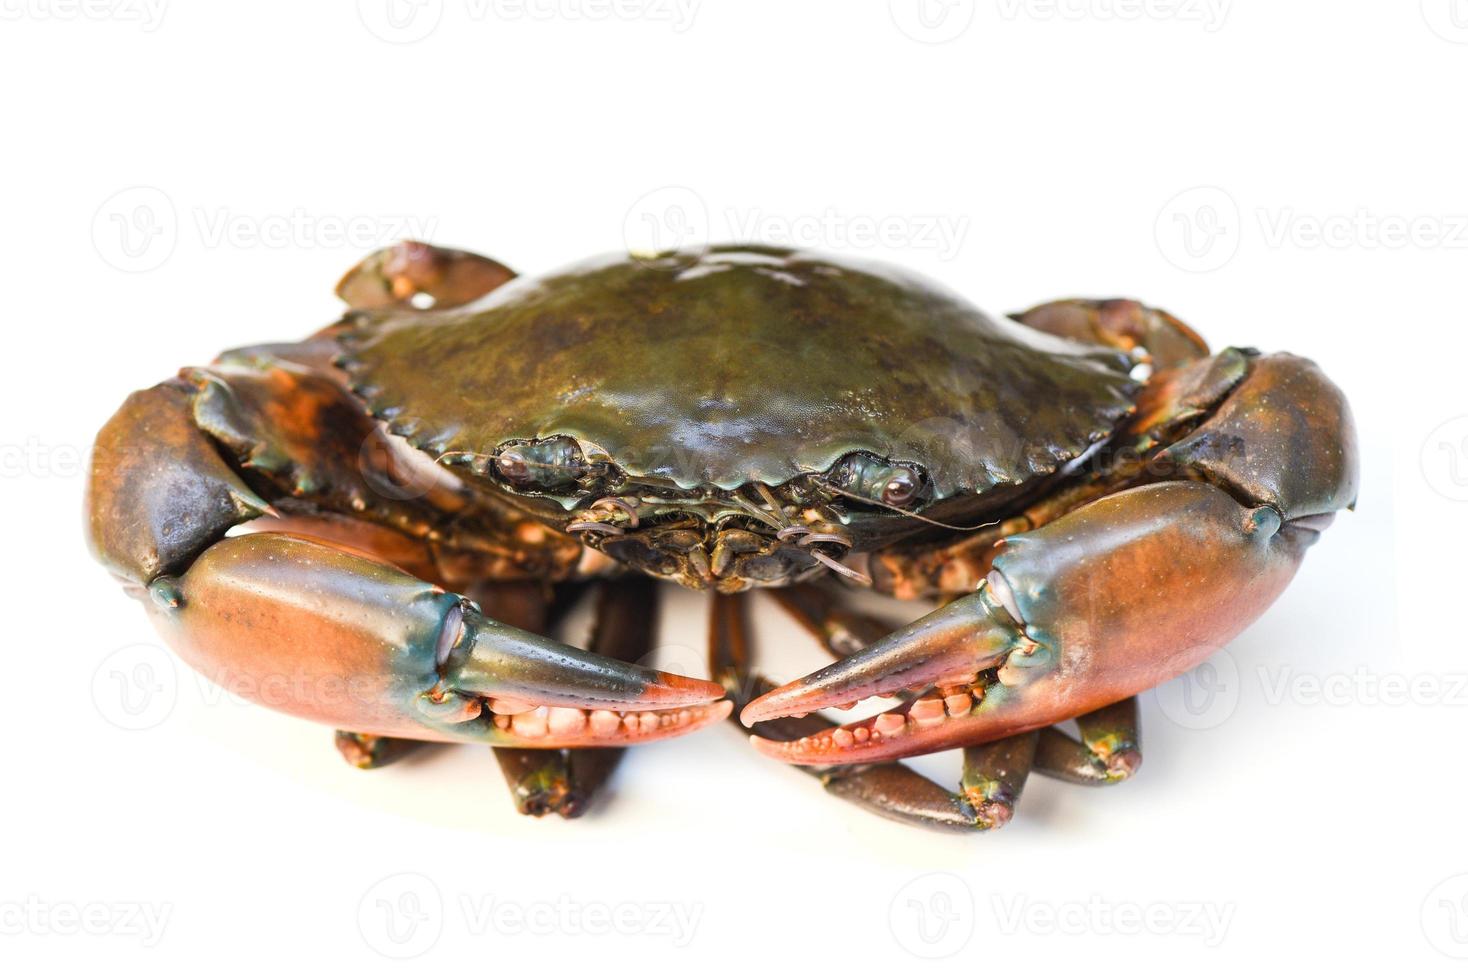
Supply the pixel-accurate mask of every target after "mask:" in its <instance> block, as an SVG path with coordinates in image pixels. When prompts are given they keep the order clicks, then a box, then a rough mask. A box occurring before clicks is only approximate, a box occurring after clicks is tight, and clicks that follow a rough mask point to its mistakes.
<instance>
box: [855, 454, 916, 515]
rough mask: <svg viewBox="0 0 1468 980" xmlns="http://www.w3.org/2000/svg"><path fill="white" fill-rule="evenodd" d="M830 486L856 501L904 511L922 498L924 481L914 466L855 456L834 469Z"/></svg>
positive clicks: (863, 455)
mask: <svg viewBox="0 0 1468 980" xmlns="http://www.w3.org/2000/svg"><path fill="white" fill-rule="evenodd" d="M832 483H834V484H835V485H836V486H837V487H839V488H840V489H841V490H843V491H845V492H846V493H847V494H849V495H850V496H851V497H853V498H855V499H857V500H868V501H870V502H872V503H874V504H885V505H887V506H888V507H901V508H906V507H910V506H912V505H913V504H915V503H916V502H917V501H918V500H919V499H920V498H921V497H922V494H923V487H924V484H925V483H926V480H925V479H924V477H923V473H922V471H921V470H919V469H918V468H917V467H915V466H905V465H903V464H900V463H887V462H884V461H882V460H879V459H876V458H874V457H871V456H867V455H865V454H862V453H856V454H854V455H852V456H848V457H846V459H844V460H842V461H841V462H840V463H839V464H838V465H837V467H836V469H835V470H834V472H833V473H832Z"/></svg>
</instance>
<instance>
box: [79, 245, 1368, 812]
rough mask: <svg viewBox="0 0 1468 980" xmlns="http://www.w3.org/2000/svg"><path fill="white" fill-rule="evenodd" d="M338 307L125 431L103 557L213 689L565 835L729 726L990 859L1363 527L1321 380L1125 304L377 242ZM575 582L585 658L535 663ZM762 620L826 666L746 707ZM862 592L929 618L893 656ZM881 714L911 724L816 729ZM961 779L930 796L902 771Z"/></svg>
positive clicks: (846, 271) (174, 384) (1338, 416)
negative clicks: (1336, 541) (695, 615)
mask: <svg viewBox="0 0 1468 980" xmlns="http://www.w3.org/2000/svg"><path fill="white" fill-rule="evenodd" d="M338 293H339V294H340V295H341V296H342V298H343V299H344V300H345V301H346V302H347V304H348V306H349V308H350V311H349V312H348V313H347V314H346V316H345V317H344V318H343V319H342V320H341V321H340V322H339V323H337V324H334V325H333V326H331V327H328V328H327V329H325V330H323V331H321V332H320V333H318V334H316V335H315V336H313V337H311V338H309V339H307V340H305V341H302V342H299V343H290V344H278V345H267V346H261V347H253V348H246V349H242V350H238V351H233V352H230V353H228V354H225V355H223V356H221V358H220V359H219V360H218V361H216V362H215V363H214V364H213V365H211V366H209V367H207V368H192V369H187V370H185V371H183V372H182V373H181V374H180V375H179V376H178V377H177V378H175V379H172V380H170V381H167V382H164V383H163V384H161V385H158V386H157V387H154V388H151V389H148V390H146V391H141V392H138V393H136V394H134V395H133V396H132V397H131V398H129V399H128V401H127V402H126V403H125V404H124V405H123V407H122V408H121V409H120V410H119V411H118V413H117V414H116V415H115V416H114V417H113V419H112V420H111V421H110V422H109V423H108V424H107V426H106V427H104V429H103V430H102V432H101V434H100V435H99V436H98V440H97V445H96V448H95V450H94V453H93V457H92V472H91V479H90V484H89V494H88V497H89V499H88V508H89V520H90V535H91V543H92V546H93V549H94V551H95V552H96V554H97V555H98V557H99V558H100V560H101V561H102V562H103V563H104V564H105V565H106V566H107V567H108V568H109V569H110V570H111V571H112V572H113V573H114V574H115V575H116V576H118V577H119V578H120V579H121V580H122V581H123V582H124V584H125V587H127V588H128V589H129V590H130V591H132V592H134V593H135V594H136V595H138V596H139V597H140V598H142V599H143V600H144V602H145V604H146V606H147V608H148V609H149V610H150V612H151V614H152V616H153V618H154V620H155V621H156V623H157V625H158V628H159V629H160V631H161V632H162V634H163V635H164V636H165V638H166V639H167V640H168V641H169V642H170V644H171V645H173V646H174V648H175V649H177V650H178V651H179V653H180V654H181V655H182V656H183V657H184V658H185V659H186V660H188V661H189V662H190V663H191V664H192V665H193V666H194V667H195V668H196V669H198V670H200V671H201V672H203V673H204V674H206V675H207V676H209V677H210V678H212V679H213V680H215V681H216V682H218V683H220V684H221V685H222V686H224V687H226V688H228V689H230V690H233V691H237V692H239V693H242V694H245V695H246V696H249V697H252V698H254V699H255V700H257V701H260V702H262V703H264V704H266V705H268V706H270V707H274V708H277V709H279V710H283V711H287V712H290V713H292V714H295V715H298V716H301V717H305V718H308V719H312V720H315V721H320V722H323V723H326V724H329V725H331V726H333V727H334V728H336V729H337V736H336V738H337V745H338V747H339V748H340V750H341V751H342V753H343V755H345V756H346V758H347V759H348V760H349V761H350V762H352V763H353V764H355V765H358V766H360V767H362V768H372V767H375V766H378V765H382V764H384V763H386V762H388V761H391V760H392V759H395V758H398V757H400V756H402V755H403V754H405V753H406V752H408V751H410V750H413V749H415V748H417V747H419V746H421V745H423V744H426V743H431V742H481V743H485V744H489V745H491V746H492V747H494V750H495V753H496V755H497V757H498V760H499V763H500V766H501V768H502V769H503V770H504V773H505V775H506V778H507V779H508V781H509V784H510V787H511V789H512V791H513V793H514V795H515V799H516V803H517V805H518V806H519V807H520V809H521V810H522V811H524V812H527V813H534V814H542V813H548V812H557V813H560V814H562V815H564V816H575V815H577V814H579V813H581V812H583V810H584V809H585V808H586V806H587V804H588V802H589V800H590V799H591V797H592V794H593V793H594V792H595V791H596V789H597V787H598V786H600V785H601V784H602V783H603V782H605V780H606V779H607V778H608V776H609V775H610V773H611V772H612V770H613V769H614V768H615V765H616V761H617V759H618V757H619V755H620V752H621V750H622V749H623V748H625V747H626V746H629V745H633V744H637V743H640V742H645V741H650V740H654V739H661V738H667V737H671V736H676V735H682V734H686V733H690V732H693V731H695V730H697V729H699V728H702V727H705V726H707V725H710V724H712V723H713V722H715V721H718V720H720V719H723V718H726V717H729V716H730V715H731V713H734V712H735V711H736V710H737V715H736V716H735V718H734V721H735V723H736V724H739V725H742V726H744V727H745V728H747V729H748V730H749V731H750V732H751V738H752V741H753V743H754V745H755V746H756V747H757V748H758V749H759V750H760V751H761V752H763V753H764V754H766V755H768V756H771V757H773V758H775V759H778V760H781V761H783V762H787V763H791V764H795V765H798V766H801V767H804V768H805V770H806V771H808V772H810V773H811V774H812V775H814V776H815V777H817V778H818V779H819V780H820V781H821V783H822V784H823V785H824V786H825V788H826V789H827V790H829V791H830V792H832V793H834V794H835V795H838V796H841V797H843V798H846V799H848V800H851V801H853V802H856V803H858V804H859V805H861V806H863V807H866V808H867V809H870V810H873V811H876V812H879V813H881V814H883V815H885V816H889V817H893V818H896V819H900V820H904V821H908V822H913V823H919V824H923V825H927V826H935V827H942V828H948V829H959V830H985V829H991V828H993V827H997V826H1000V825H1002V824H1003V823H1005V822H1007V820H1008V819H1009V817H1010V816H1011V815H1012V813H1013V810H1014V806H1015V804H1016V801H1017V800H1018V798H1019V795H1020V791H1021V790H1022V788H1023V786H1024V783H1025V780H1026V778H1027V776H1028V774H1029V773H1030V772H1031V771H1038V772H1041V773H1043V774H1046V775H1050V776H1055V777H1058V778H1061V779H1065V780H1068V781H1071V782H1075V783H1083V784H1088V785H1105V784H1109V783H1114V782H1118V781H1121V780H1123V779H1126V778H1127V777H1128V776H1130V775H1131V774H1132V773H1134V772H1135V771H1136V769H1137V767H1138V765H1139V764H1140V761H1141V755H1140V743H1139V733H1138V724H1137V708H1136V701H1135V696H1136V695H1137V694H1138V693H1139V692H1141V691H1144V690H1146V689H1148V688H1150V687H1152V686H1155V685H1156V684H1158V683H1160V682H1161V681H1163V680H1165V679H1167V678H1169V677H1172V676H1175V675H1177V674H1179V673H1181V672H1183V671H1185V670H1187V669H1189V668H1190V667H1192V666H1193V665H1195V664H1197V663H1199V662H1201V661H1202V660H1203V659H1206V658H1207V657H1208V656H1209V655H1210V654H1211V653H1212V652H1214V651H1215V650H1217V649H1218V648H1219V646H1220V645H1221V644H1223V643H1225V642H1227V641H1228V640H1229V639H1231V638H1232V637H1233V636H1234V635H1235V634H1237V633H1238V632H1239V631H1240V630H1241V629H1243V628H1244V627H1245V626H1246V625H1248V624H1249V623H1250V622H1252V621H1253V620H1254V619H1255V618H1257V617H1258V615H1259V614H1260V613H1262V612H1263V611H1264V609H1266V608H1267V607H1268V606H1269V605H1270V603H1272V602H1273V601H1274V599H1275V598H1276V597H1277V596H1278V595H1279V594H1280V592H1281V591H1282V590H1283V589H1284V588H1285V587H1286V585H1288V583H1289V581H1290V579H1291V578H1292V577H1293V575H1294V573H1295V570H1296V569H1297V567H1298V565H1299V563H1300V561H1301V559H1302V557H1303V555H1304V552H1305V551H1306V550H1307V549H1308V548H1309V546H1310V545H1311V544H1313V543H1314V541H1315V540H1316V538H1317V537H1318V535H1319V533H1320V532H1321V531H1322V530H1323V529H1324V527H1325V526H1326V525H1327V524H1328V523H1329V521H1330V519H1331V516H1332V514H1333V513H1334V512H1335V511H1336V510H1338V509H1341V508H1343V507H1349V506H1351V505H1352V504H1353V503H1354V499H1355V492H1356V482H1357V475H1356V469H1357V462H1356V449H1355V441H1354V440H1355V437H1354V431H1353V426H1352V422H1351V417H1350V411H1349V408H1348V407H1347V405H1346V403H1345V400H1344V399H1343V397H1342V396H1341V394H1340V392H1339V391H1338V390H1337V389H1336V388H1335V387H1334V385H1332V384H1331V383H1330V382H1329V381H1328V380H1327V379H1326V378H1325V377H1324V375H1323V374H1322V373H1321V372H1320V371H1319V369H1318V368H1317V367H1316V366H1315V365H1314V364H1313V363H1311V362H1309V361H1306V360H1304V359H1302V358H1298V357H1294V356H1292V355H1287V354H1272V355H1263V354H1260V353H1258V352H1257V351H1253V350H1248V349H1236V348H1229V349H1226V350H1224V351H1222V352H1220V353H1218V354H1216V355H1211V356H1210V355H1209V352H1208V349H1207V347H1206V346H1205V345H1204V344H1203V342H1202V341H1201V340H1200V339H1199V338H1198V336H1197V335H1196V334H1194V333H1193V332H1192V331H1191V330H1190V329H1188V328H1187V327H1186V326H1184V325H1183V324H1182V323H1180V322H1179V321H1177V320H1176V319H1174V318H1172V317H1170V316H1168V315H1167V314H1164V313H1161V312H1159V311H1156V310H1152V309H1149V308H1147V307H1144V306H1142V305H1140V304H1138V303H1135V302H1132V301H1123V300H1111V301H1087V300H1067V301H1061V302H1056V303H1050V304H1046V305H1044V306H1041V307H1037V308H1035V309H1032V310H1030V311H1028V312H1026V313H1022V314H1019V315H1017V316H1015V317H1013V318H1003V317H1000V318H994V317H989V316H986V315H985V314H982V313H980V312H979V311H977V310H976V309H974V308H973V307H971V306H969V305H968V304H967V303H966V302H964V301H963V300H961V299H959V298H958V297H956V296H954V295H952V294H950V293H948V292H947V291H945V290H943V289H941V288H939V287H936V286H934V285H932V284H930V283H926V282H923V281H921V280H918V279H916V278H914V277H912V276H909V275H907V274H905V273H900V272H896V271H894V270H891V269H887V268H885V267H878V266H871V265H863V264H853V263H845V262H836V261H833V260H831V259H827V258H823V257H820V256H814V255H810V254H807V253H802V252H792V251H789V250H783V249H772V248H763V247H753V246H727V247H722V248H714V249H710V250H708V251H707V252H704V253H700V254H696V255H691V254H669V255H662V256H656V257H651V258H646V259H636V258H628V257H614V258H611V259H603V260H597V261H594V262H591V263H586V264H583V265H581V266H577V267H574V268H572V269H570V270H566V271H564V272H561V273H557V274H553V275H550V276H546V277H541V278H538V279H516V278H515V276H514V274H513V273H512V272H510V270H508V269H507V268H505V267H504V266H502V265H500V264H498V263H496V262H493V261H491V260H489V259H485V258H482V257H480V256H477V255H473V254H472V253H467V252H460V251H454V250H447V249H438V248H433V247H430V246H426V245H421V244H418V243H404V244H403V245H400V246H396V247H394V248H391V249H387V250H384V251H382V252H379V253H377V254H375V255H373V256H370V257H369V258H368V259H367V260H365V261H364V262H363V263H362V264H360V265H359V266H358V267H357V268H355V269H354V270H352V272H350V273H349V274H348V275H347V277H346V278H345V279H343V281H342V283H341V284H340V285H339V287H338ZM237 528H238V529H241V530H242V531H244V532H248V533H234V534H232V533H230V532H231V531H232V530H233V529H237ZM659 579H661V580H667V581H672V582H676V583H679V584H681V585H684V586H688V587H691V588H696V589H701V590H704V591H707V592H709V593H711V595H712V599H711V603H712V611H711V617H710V643H709V647H710V650H709V655H710V676H711V677H712V678H713V680H712V681H709V680H699V679H696V678H691V677H686V676H682V675H678V674H672V673H667V672H664V671H659V670H657V669H655V668H654V667H652V666H648V665H645V664H643V663H640V662H639V661H640V660H641V659H642V658H643V657H644V656H645V655H646V654H647V652H648V651H649V650H651V649H653V648H654V647H655V645H656V644H655V636H654V623H655V620H656V615H655V613H656V606H657V589H658V584H657V580H659ZM593 582H594V583H595V588H596V598H595V601H596V625H595V628H594V630H593V634H592V637H591V640H590V642H589V643H588V644H587V647H588V649H580V648H577V647H573V646H569V645H567V644H565V643H562V642H560V641H558V640H556V639H552V638H551V636H550V635H549V634H552V633H554V632H555V631H556V628H557V624H558V623H560V622H561V621H562V620H563V618H564V615H565V613H566V611H567V609H568V608H570V606H571V605H572V604H573V603H574V602H576V601H578V599H579V597H580V596H581V594H582V592H583V591H584V590H585V589H586V588H587V587H588V585H589V584H592V583H593ZM751 587H768V588H772V589H773V590H774V592H773V594H774V595H775V596H776V598H778V599H779V602H780V605H781V606H782V607H783V608H784V609H785V610H787V611H788V612H789V613H790V614H791V615H792V616H793V617H794V618H795V619H796V620H797V621H798V622H799V623H801V624H802V625H803V626H804V627H805V628H807V629H808V630H809V631H810V632H811V633H812V634H813V635H814V636H815V637H817V638H818V639H819V640H820V641H821V643H822V644H823V645H824V647H825V648H826V649H827V650H828V651H829V653H830V654H831V655H832V657H833V658H834V659H833V662H832V663H831V664H830V665H829V666H828V667H825V668H823V669H821V670H818V671H816V672H814V673H812V674H810V675H808V676H806V677H804V678H801V679H799V680H795V681H792V682H790V683H787V684H783V685H776V684H774V683H770V682H768V681H766V680H765V679H764V678H763V677H762V676H761V675H760V673H759V672H758V670H757V668H756V666H755V664H754V657H753V655H752V653H751V650H750V648H749V643H748V640H747V630H746V627H745V622H744V617H745V615H746V610H745V606H744V596H743V593H744V591H745V590H747V589H749V588H751ZM852 588H873V589H876V590H878V591H880V592H883V593H886V594H888V595H892V596H897V597H899V598H904V599H911V600H922V601H926V602H928V603H929V604H930V606H931V607H933V611H931V612H929V613H928V614H927V615H923V616H921V617H920V618H918V619H916V620H915V621H914V622H911V623H909V624H907V625H905V626H898V625H896V624H892V623H886V622H882V621H880V620H879V619H878V618H875V617H872V616H869V615H865V614H861V613H858V612H855V611H853V610H852V609H850V608H848V607H847V603H846V601H845V597H844V596H843V594H842V593H843V591H847V590H850V589H852ZM870 697H888V698H891V697H897V698H899V699H900V700H899V703H898V704H897V706H896V707H892V708H890V709H888V710H885V711H881V712H879V713H876V714H875V715H873V716H871V717H868V718H866V719H864V720H861V721H856V722H847V723H844V724H836V723H834V722H832V721H830V720H827V719H824V718H822V717H821V715H820V714H819V713H820V712H821V711H822V710H823V709H829V708H836V707H841V708H851V707H854V706H856V705H857V704H859V703H860V702H862V701H863V700H865V699H867V698H870ZM1071 719H1074V720H1075V723H1076V727H1077V730H1078V734H1079V738H1076V737H1073V736H1072V735H1070V734H1067V733H1066V732H1064V731H1062V730H1061V729H1060V728H1058V727H1056V726H1057V725H1058V724H1060V723H1062V722H1066V721H1069V720H1071ZM952 748H958V749H962V750H963V773H962V777H961V782H960V786H959V789H958V791H957V792H952V791H949V790H947V789H945V788H943V787H941V786H939V785H938V784H936V783H934V782H932V781H931V780H929V779H927V778H925V777H923V776H921V775H919V774H917V773H916V772H914V771H913V770H912V769H910V768H908V767H907V766H904V765H903V764H902V763H901V762H900V760H901V759H903V758H906V757H909V756H913V755H920V754H924V753H929V752H935V751H940V750H944V749H952Z"/></svg>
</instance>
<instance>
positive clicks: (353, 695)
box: [149, 532, 731, 749]
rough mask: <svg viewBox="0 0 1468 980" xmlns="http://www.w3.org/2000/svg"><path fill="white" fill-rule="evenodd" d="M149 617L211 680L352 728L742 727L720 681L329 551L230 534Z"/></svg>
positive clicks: (552, 739) (522, 736)
mask: <svg viewBox="0 0 1468 980" xmlns="http://www.w3.org/2000/svg"><path fill="white" fill-rule="evenodd" d="M149 592H150V594H151V595H152V598H153V602H152V603H151V605H150V608H151V609H152V611H153V613H154V616H155V619H156V621H157V623H158V626H159V629H160V630H161V631H162V633H163V635H164V637H165V638H166V639H167V640H168V642H169V643H170V644H171V645H172V646H173V647H174V648H175V649H176V650H178V651H179V653H180V654H181V655H182V656H183V657H184V659H185V660H187V661H188V662H189V663H190V664H191V665H193V666H194V667H195V668H196V669H197V670H199V671H200V672H202V673H203V674H204V675H205V676H206V677H209V678H210V679H211V680H213V681H215V682H216V683H218V684H219V685H220V686H222V687H224V688H225V689H227V690H230V691H233V692H234V693H237V694H239V695H241V696H243V697H246V698H249V699H250V700H253V701H256V702H258V703H261V704H264V705H266V706H267V707H271V708H274V709H276V710H278V711H283V712H286V713H287V714H292V715H295V716H297V717H301V718H307V719H311V720H314V721H320V722H324V723H326V724H329V725H331V726H333V727H335V728H338V729H343V730H346V731H351V732H369V733H371V734H373V735H387V736H393V737H398V738H411V739H420V740H425V741H441V742H482V743H483V742H487V743H489V744H492V745H505V746H520V747H526V748H547V749H548V748H580V747H597V746H607V747H616V746H623V745H631V744H634V743H637V742H648V741H652V740H654V739H661V738H668V737H670V736H674V735H682V734H685V733H687V732H691V731H694V730H696V729H698V728H702V727H704V726H705V725H710V724H713V723H714V722H716V721H719V720H720V719H722V718H726V717H728V714H729V712H730V710H731V706H730V704H729V702H727V701H721V700H719V699H720V698H722V697H723V696H724V689H723V688H722V687H721V686H719V685H718V684H715V683H713V682H712V681H703V680H697V679H694V678H691V677H680V676H678V675H676V674H669V673H664V672H662V671H656V670H650V669H648V668H646V667H640V666H637V665H635V664H628V663H623V662H622V661H620V660H613V659H611V658H609V657H603V656H599V655H598V654H595V653H591V652H588V651H586V650H580V649H577V648H575V647H570V646H567V645H565V644H563V643H558V642H556V641H555V640H552V639H550V638H548V637H544V636H540V635H538V634H535V633H529V632H526V631H525V630H521V629H516V628H514V627H512V626H508V625H506V624H504V623H500V622H497V621H495V620H492V619H489V618H488V617H486V616H485V615H483V613H481V612H480V611H479V608H478V607H477V606H475V605H474V604H473V603H471V602H469V601H468V600H466V599H464V598H463V597H461V596H458V595H455V594H454V593H451V592H446V591H444V590H443V589H441V588H438V587H436V586H433V585H430V584H429V583H427V582H424V581H422V580H421V579H418V578H417V577H415V576H413V575H410V574H407V573H406V572H403V571H401V570H400V569H397V568H394V567H391V566H388V565H385V564H383V563H381V562H377V561H373V560H371V559H368V558H365V557H362V556H360V555H356V554H350V553H348V552H345V551H342V550H340V549H338V548H336V547H333V546H331V545H329V544H327V543H325V542H321V541H316V540H311V539H307V538H300V537H294V536H291V535H285V534H279V533H270V532H263V533H258V534H246V535H242V536H239V537H233V538H225V539H224V540H222V541H220V542H218V543H217V544H215V545H213V546H211V547H210V548H209V549H208V550H206V551H205V552H204V553H203V554H202V555H201V556H200V557H199V558H198V559H197V560H196V561H195V562H194V563H193V565H192V566H191V567H190V568H189V569H188V570H187V571H186V572H184V573H183V574H182V575H180V576H178V577H176V578H174V577H169V576H164V577H161V578H159V579H156V580H155V581H154V582H153V583H152V585H151V586H150V588H149Z"/></svg>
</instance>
